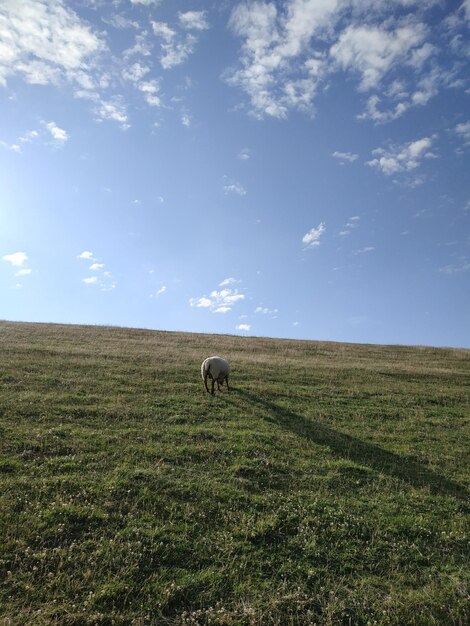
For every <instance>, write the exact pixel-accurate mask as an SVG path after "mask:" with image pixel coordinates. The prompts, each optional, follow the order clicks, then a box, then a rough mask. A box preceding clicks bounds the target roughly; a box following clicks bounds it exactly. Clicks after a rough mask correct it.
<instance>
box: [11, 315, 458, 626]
mask: <svg viewBox="0 0 470 626" xmlns="http://www.w3.org/2000/svg"><path fill="white" fill-rule="evenodd" d="M0 347H1V355H2V359H1V362H2V366H1V368H0V480H1V489H0V537H1V551H0V624H2V625H16V624H18V625H35V626H36V625H45V624H61V625H62V624H63V625H69V624H74V625H85V624H89V625H91V624H100V625H104V624H106V625H107V624H116V625H122V624H132V625H134V626H144V625H146V624H149V625H150V624H158V625H160V624H163V625H164V624H168V625H170V624H173V625H176V624H193V625H196V624H219V625H222V624H227V625H233V626H235V625H237V626H238V625H242V626H245V625H246V626H248V625H273V626H274V625H279V626H287V625H295V624H299V625H301V624H305V625H307V624H309V625H310V624H318V625H320V624H322V625H323V624H325V625H327V624H328V625H333V624H342V625H348V624H351V625H355V624H363V625H366V624H371V625H372V624H374V625H397V626H398V625H400V626H403V625H409V624H417V625H418V624H419V625H423V626H429V625H432V624H443V625H446V626H447V625H450V624H462V625H464V624H467V623H468V621H469V620H470V611H469V595H468V575H469V569H470V567H469V563H470V558H469V557H470V554H469V536H468V519H469V518H468V512H469V508H468V488H469V483H470V476H469V464H468V451H469V449H470V446H469V416H470V403H469V399H470V351H465V350H455V349H454V350H451V349H433V348H408V347H388V346H365V345H350V344H334V343H322V342H307V341H304V342H301V341H287V340H284V341H282V340H270V339H250V338H242V337H230V336H210V335H195V334H184V333H163V332H152V331H145V330H128V329H117V328H94V327H78V326H60V325H35V324H14V323H0ZM212 354H221V355H222V356H226V357H227V358H228V359H229V360H230V361H231V363H232V369H233V375H232V385H233V390H232V392H231V393H227V392H226V391H225V392H223V393H221V394H219V395H217V396H216V397H214V398H213V397H211V396H209V395H208V394H206V393H205V392H204V391H203V386H202V382H201V380H200V377H199V367H200V363H201V361H202V360H203V358H204V357H206V356H210V355H212Z"/></svg>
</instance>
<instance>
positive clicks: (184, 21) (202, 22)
mask: <svg viewBox="0 0 470 626" xmlns="http://www.w3.org/2000/svg"><path fill="white" fill-rule="evenodd" d="M178 19H179V23H180V25H181V28H184V29H185V30H207V29H208V28H209V23H208V21H207V13H206V11H186V12H184V13H182V12H181V11H180V12H179V13H178Z"/></svg>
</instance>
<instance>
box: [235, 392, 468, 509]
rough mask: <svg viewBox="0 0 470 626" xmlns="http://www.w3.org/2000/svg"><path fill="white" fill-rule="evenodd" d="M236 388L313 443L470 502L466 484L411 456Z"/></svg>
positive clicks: (343, 456) (283, 424)
mask: <svg viewBox="0 0 470 626" xmlns="http://www.w3.org/2000/svg"><path fill="white" fill-rule="evenodd" d="M234 392H235V393H236V394H237V395H238V396H239V397H240V398H242V399H244V400H246V401H247V402H250V403H251V404H252V405H255V406H258V407H260V408H261V409H263V410H265V411H267V412H268V413H269V419H270V421H272V422H273V423H275V424H276V425H277V426H280V427H281V428H284V429H285V430H289V431H291V432H294V433H295V434H296V435H299V436H301V437H304V438H306V439H308V440H310V441H312V442H313V443H316V444H319V445H323V446H325V445H326V446H328V447H329V448H330V450H331V451H332V453H333V454H334V455H336V456H338V457H341V458H344V459H349V460H350V461H354V463H358V464H359V465H364V466H367V467H370V468H372V469H374V470H376V471H378V472H382V473H384V474H388V475H389V476H391V477H393V478H398V479H400V480H403V481H405V482H407V483H409V484H410V485H413V487H426V488H429V489H430V491H431V493H433V494H440V495H447V496H453V497H455V498H458V499H459V500H462V501H464V502H466V503H468V502H469V495H470V494H469V492H468V490H467V489H466V488H465V487H463V486H462V485H460V484H458V483H456V482H454V481H452V480H449V479H448V478H445V477H444V476H441V475H440V474H437V473H436V472H434V471H433V470H430V469H429V468H427V467H425V466H423V465H422V464H420V463H417V462H416V461H414V460H413V459H410V458H409V457H406V456H402V455H399V454H395V453H394V452H389V451H388V450H384V449H383V448H381V447H380V446H378V445H376V444H373V443H368V442H366V441H362V440H361V439H358V438H357V437H353V436H351V435H347V434H345V433H342V432H340V431H338V430H335V429H334V428H331V427H329V426H326V425H325V424H322V423H321V422H318V421H314V420H312V419H307V418H305V417H303V416H302V415H299V414H298V413H294V412H293V411H289V410H288V409H284V408H282V407H280V406H278V405H276V404H274V403H273V402H270V401H269V400H266V399H265V398H262V397H260V396H258V395H256V394H254V393H252V392H250V391H246V390H244V389H236V390H234ZM226 397H227V396H226Z"/></svg>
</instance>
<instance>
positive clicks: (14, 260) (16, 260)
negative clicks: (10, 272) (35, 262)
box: [2, 252, 28, 267]
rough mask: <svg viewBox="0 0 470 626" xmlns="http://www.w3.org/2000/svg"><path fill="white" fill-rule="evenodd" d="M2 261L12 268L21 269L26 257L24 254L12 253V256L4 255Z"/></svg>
mask: <svg viewBox="0 0 470 626" xmlns="http://www.w3.org/2000/svg"><path fill="white" fill-rule="evenodd" d="M2 259H3V260H4V261H7V263H11V264H12V265H13V266H14V267H21V266H22V265H23V264H24V263H26V261H27V260H28V255H27V254H25V253H24V252H13V253H12V254H5V256H3V257H2Z"/></svg>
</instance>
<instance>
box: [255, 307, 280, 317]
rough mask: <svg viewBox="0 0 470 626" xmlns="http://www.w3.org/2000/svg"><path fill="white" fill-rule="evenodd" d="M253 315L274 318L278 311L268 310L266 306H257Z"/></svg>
mask: <svg viewBox="0 0 470 626" xmlns="http://www.w3.org/2000/svg"><path fill="white" fill-rule="evenodd" d="M255 313H260V314H262V315H271V316H274V317H276V316H277V314H278V313H279V309H270V308H268V307H266V306H257V307H256V309H255Z"/></svg>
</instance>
